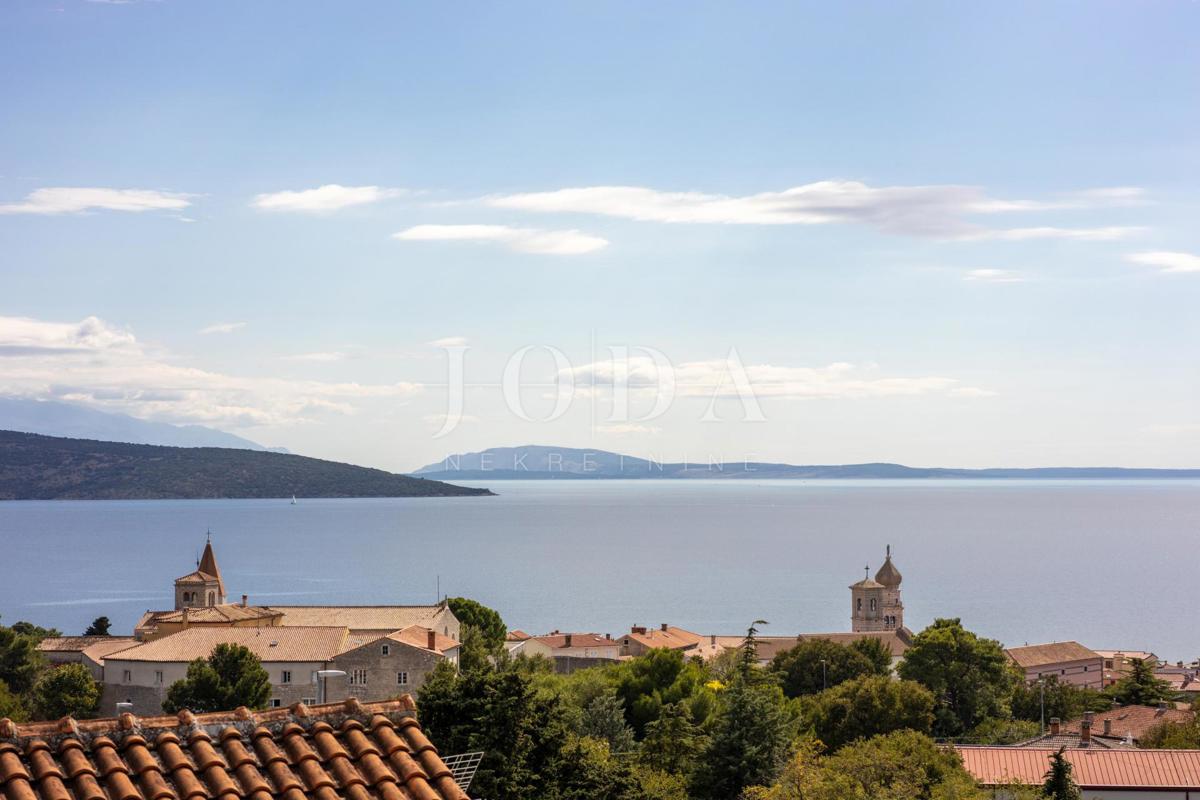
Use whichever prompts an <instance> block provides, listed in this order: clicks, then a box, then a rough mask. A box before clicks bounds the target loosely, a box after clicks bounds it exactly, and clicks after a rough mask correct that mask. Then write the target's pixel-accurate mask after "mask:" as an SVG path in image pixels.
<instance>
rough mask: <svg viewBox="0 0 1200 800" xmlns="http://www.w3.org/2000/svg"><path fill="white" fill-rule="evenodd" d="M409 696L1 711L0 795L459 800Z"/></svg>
mask: <svg viewBox="0 0 1200 800" xmlns="http://www.w3.org/2000/svg"><path fill="white" fill-rule="evenodd" d="M415 711H416V709H415V706H414V705H413V702H412V699H411V698H410V697H408V696H404V697H402V698H401V699H400V700H395V701H388V702H381V703H367V704H363V703H359V702H358V701H356V700H349V701H347V702H346V703H341V704H333V705H326V706H318V707H314V708H311V709H310V708H307V707H305V706H303V705H301V704H297V705H296V706H293V707H292V708H290V709H275V710H271V711H264V712H259V713H256V714H252V713H250V712H248V711H246V710H245V709H238V711H236V712H221V713H214V714H200V715H194V714H191V713H190V712H187V711H184V712H181V713H180V714H179V715H178V716H170V717H152V718H142V719H138V718H136V717H133V716H132V715H130V714H125V715H122V717H121V718H119V719H104V720H88V721H85V722H78V723H76V722H75V721H74V720H70V719H67V720H62V721H60V722H39V723H31V724H27V725H15V724H13V723H12V722H11V721H10V720H0V798H4V800H467V795H466V793H465V792H463V791H462V790H461V789H460V788H459V787H458V786H457V785H456V784H455V783H454V779H453V777H452V776H451V774H450V770H449V769H447V767H446V765H445V763H444V762H443V761H442V759H441V757H440V756H439V755H438V752H437V750H436V749H435V748H434V746H433V744H432V743H431V742H430V741H429V739H428V738H427V737H426V736H425V734H424V733H422V732H421V729H420V726H419V725H418V724H417V721H416V719H415V717H414V713H415Z"/></svg>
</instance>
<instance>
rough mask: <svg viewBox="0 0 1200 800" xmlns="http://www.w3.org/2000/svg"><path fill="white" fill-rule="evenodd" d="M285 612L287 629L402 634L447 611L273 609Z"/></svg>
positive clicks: (411, 608)
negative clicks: (331, 627) (328, 628)
mask: <svg viewBox="0 0 1200 800" xmlns="http://www.w3.org/2000/svg"><path fill="white" fill-rule="evenodd" d="M271 608H272V609H274V610H275V611H282V612H283V620H282V623H281V624H283V625H304V626H313V625H344V626H345V627H347V628H349V629H350V630H352V631H360V630H389V631H398V630H400V629H402V628H407V627H408V626H409V625H424V626H426V627H430V624H431V623H432V622H433V621H434V620H436V619H437V618H438V617H439V616H440V615H441V614H442V613H444V612H446V611H447V609H446V607H445V606H443V605H437V606H271Z"/></svg>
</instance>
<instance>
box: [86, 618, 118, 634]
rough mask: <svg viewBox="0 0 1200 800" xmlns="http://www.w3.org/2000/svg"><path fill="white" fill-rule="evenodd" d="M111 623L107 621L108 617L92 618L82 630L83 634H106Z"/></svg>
mask: <svg viewBox="0 0 1200 800" xmlns="http://www.w3.org/2000/svg"><path fill="white" fill-rule="evenodd" d="M111 625H112V623H110V622H109V621H108V617H96V618H95V619H94V620H92V624H91V625H88V628H87V630H86V631H84V632H83V635H84V636H108V629H109V628H110V627H111Z"/></svg>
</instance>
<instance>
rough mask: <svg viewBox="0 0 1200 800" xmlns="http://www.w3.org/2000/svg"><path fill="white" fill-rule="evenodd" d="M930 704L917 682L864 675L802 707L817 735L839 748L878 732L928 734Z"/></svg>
mask: <svg viewBox="0 0 1200 800" xmlns="http://www.w3.org/2000/svg"><path fill="white" fill-rule="evenodd" d="M933 705H934V702H933V695H932V694H930V692H929V690H928V689H926V688H925V687H924V686H922V685H921V684H919V683H916V682H914V681H904V680H901V681H897V680H893V679H891V678H885V677H882V676H879V675H863V676H861V677H858V678H853V679H851V680H848V681H845V682H844V683H841V684H839V685H837V686H835V687H834V688H832V689H829V690H828V691H825V692H821V693H820V694H818V695H815V696H813V697H811V698H808V700H807V702H806V703H805V706H804V710H805V718H806V720H807V721H808V724H809V725H810V726H811V728H812V732H813V733H814V734H815V735H816V737H817V738H818V739H819V740H820V741H821V742H822V743H824V744H825V746H826V747H827V748H829V749H830V750H838V749H840V748H842V747H844V746H845V745H847V744H849V743H850V742H853V741H855V740H857V739H866V738H870V737H872V736H878V735H879V734H881V733H891V732H892V731H898V730H904V729H908V730H914V731H917V732H919V733H929V731H930V729H931V728H932V726H933Z"/></svg>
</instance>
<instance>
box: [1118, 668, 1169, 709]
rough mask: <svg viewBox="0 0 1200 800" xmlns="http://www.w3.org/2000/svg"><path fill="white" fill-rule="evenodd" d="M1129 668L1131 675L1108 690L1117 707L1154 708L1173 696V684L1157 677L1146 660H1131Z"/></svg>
mask: <svg viewBox="0 0 1200 800" xmlns="http://www.w3.org/2000/svg"><path fill="white" fill-rule="evenodd" d="M1129 667H1130V669H1129V674H1128V675H1126V676H1125V677H1123V678H1121V679H1120V680H1119V681H1117V682H1116V683H1114V684H1113V685H1112V686H1110V687H1109V688H1108V694H1109V696H1111V697H1112V699H1113V700H1114V701H1115V702H1116V703H1117V705H1122V706H1152V705H1155V704H1156V703H1158V702H1159V701H1161V700H1166V699H1168V698H1169V697H1170V696H1171V684H1169V683H1167V682H1166V681H1164V680H1162V679H1161V678H1159V677H1157V676H1155V674H1154V668H1153V667H1152V666H1150V664H1148V663H1147V662H1146V661H1145V660H1143V659H1140V658H1134V659H1130V661H1129Z"/></svg>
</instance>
